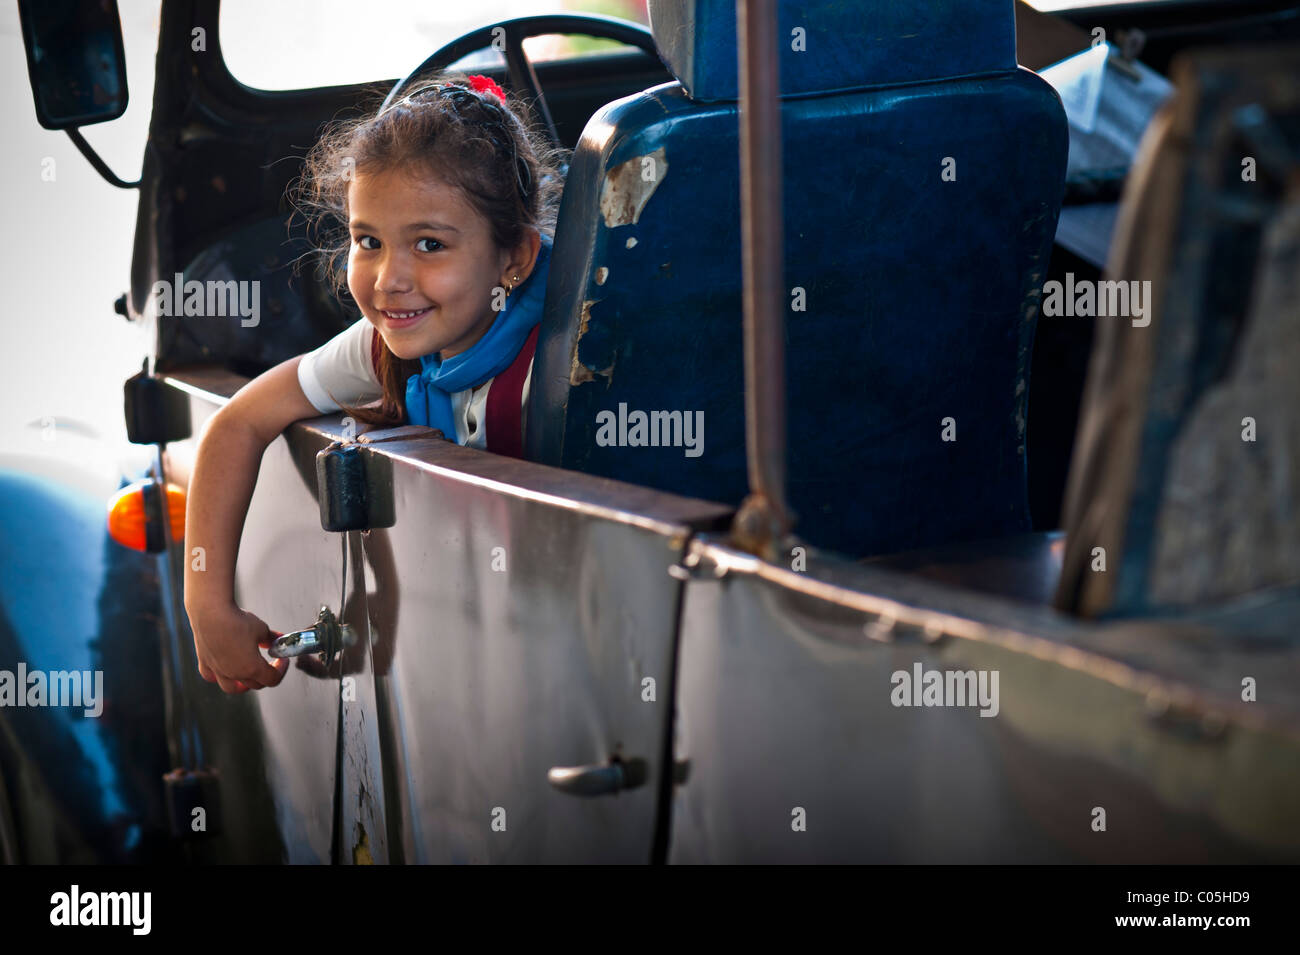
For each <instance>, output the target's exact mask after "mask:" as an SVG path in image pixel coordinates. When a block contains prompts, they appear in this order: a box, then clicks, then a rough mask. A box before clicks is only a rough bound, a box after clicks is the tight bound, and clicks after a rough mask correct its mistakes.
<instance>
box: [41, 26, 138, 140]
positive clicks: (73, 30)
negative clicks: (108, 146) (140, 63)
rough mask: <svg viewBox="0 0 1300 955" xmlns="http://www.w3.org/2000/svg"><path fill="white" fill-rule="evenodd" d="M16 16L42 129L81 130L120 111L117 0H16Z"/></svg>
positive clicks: (122, 77)
mask: <svg viewBox="0 0 1300 955" xmlns="http://www.w3.org/2000/svg"><path fill="white" fill-rule="evenodd" d="M18 17H19V19H20V20H21V22H22V30H23V46H24V47H26V49H27V75H28V77H29V78H30V80H31V85H32V96H33V98H34V99H35V101H36V119H37V121H38V122H39V123H40V124H41V125H42V126H44V127H45V128H46V129H68V128H70V127H75V126H87V125H90V124H92V123H104V122H108V121H109V120H110V119H117V118H118V117H119V116H121V115H122V114H123V113H125V112H126V101H127V92H126V56H125V52H124V50H123V48H122V23H121V20H120V19H119V18H118V13H117V0H18Z"/></svg>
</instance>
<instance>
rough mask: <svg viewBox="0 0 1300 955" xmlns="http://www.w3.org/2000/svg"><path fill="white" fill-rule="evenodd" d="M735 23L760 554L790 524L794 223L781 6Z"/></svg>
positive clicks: (759, 5)
mask: <svg viewBox="0 0 1300 955" xmlns="http://www.w3.org/2000/svg"><path fill="white" fill-rule="evenodd" d="M736 20H737V31H738V33H739V35H740V40H739V49H738V53H737V55H738V57H739V61H740V235H741V257H742V268H743V271H744V332H745V340H744V349H745V457H746V463H747V470H748V475H749V496H748V497H746V498H745V500H744V502H743V503H742V504H741V507H740V511H739V513H738V514H737V515H736V523H735V526H734V527H733V528H732V539H733V540H734V541H735V542H736V544H737V546H740V547H743V548H744V549H746V550H749V551H751V552H753V553H762V554H769V555H770V554H771V553H772V552H773V551H774V550H775V548H776V547H777V546H779V541H780V540H781V539H782V538H783V537H784V535H785V534H786V533H787V531H788V530H789V529H790V514H789V509H788V508H787V506H786V494H785V452H786V448H785V406H786V394H785V308H784V301H785V289H784V279H785V239H784V236H785V225H784V218H783V216H782V211H781V201H782V176H781V100H780V95H781V93H780V91H781V77H780V57H779V56H778V55H777V51H778V49H779V45H778V44H779V42H780V41H779V40H778V38H777V29H776V3H775V2H774V0H752V2H749V3H739V4H737V5H736Z"/></svg>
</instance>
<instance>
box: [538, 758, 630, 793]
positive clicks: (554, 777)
mask: <svg viewBox="0 0 1300 955" xmlns="http://www.w3.org/2000/svg"><path fill="white" fill-rule="evenodd" d="M646 775H647V773H646V764H645V760H644V759H628V760H622V759H611V760H610V761H609V762H608V763H603V764H596V765H592V766H554V767H552V768H551V770H550V772H548V773H547V774H546V781H547V782H549V783H550V784H551V785H552V786H554V787H555V788H556V789H558V790H559V791H560V792H562V793H567V794H569V795H570V796H609V795H613V794H614V793H617V792H620V791H622V790H624V789H636V788H637V787H638V786H640V785H642V784H643V783H644V782H645V781H646Z"/></svg>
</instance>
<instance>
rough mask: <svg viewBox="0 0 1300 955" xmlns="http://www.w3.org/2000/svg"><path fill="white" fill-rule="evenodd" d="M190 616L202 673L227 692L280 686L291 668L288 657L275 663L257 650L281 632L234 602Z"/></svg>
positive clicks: (194, 612)
mask: <svg viewBox="0 0 1300 955" xmlns="http://www.w3.org/2000/svg"><path fill="white" fill-rule="evenodd" d="M189 617H190V628H191V629H192V630H193V631H194V649H195V651H197V653H198V657H199V675H200V676H201V677H203V679H205V680H207V681H208V682H209V683H213V682H215V683H217V684H218V685H219V686H220V687H221V689H222V690H224V691H225V692H227V693H243V692H245V691H247V690H260V689H263V688H264V687H269V686H277V685H279V683H280V681H281V680H283V679H284V675H285V674H286V673H288V672H289V660H288V659H281V660H276V661H275V664H274V665H272V664H270V663H267V662H266V660H264V659H263V658H262V654H260V653H259V652H258V649H257V648H258V647H259V646H263V647H265V646H270V643H271V640H272V638H273V637H277V636H279V634H278V633H276V632H275V631H273V630H271V629H270V628H269V627H268V626H267V625H266V624H265V623H263V622H262V621H261V619H259V618H258V617H257V616H255V615H253V614H251V613H248V612H247V611H244V610H241V609H239V607H237V606H234V605H233V604H232V605H230V606H227V607H214V608H205V609H203V610H199V611H197V612H196V611H193V610H191V611H189Z"/></svg>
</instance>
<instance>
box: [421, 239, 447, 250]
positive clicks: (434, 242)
mask: <svg viewBox="0 0 1300 955" xmlns="http://www.w3.org/2000/svg"><path fill="white" fill-rule="evenodd" d="M423 242H427V243H429V244H430V245H433V246H437V248H424V247H423V246H422V245H421V243H423ZM415 247H416V248H417V249H419V250H420V251H421V252H437V251H438V249H441V248H442V243H441V242H439V241H438V240H437V239H418V240H416V243H415Z"/></svg>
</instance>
